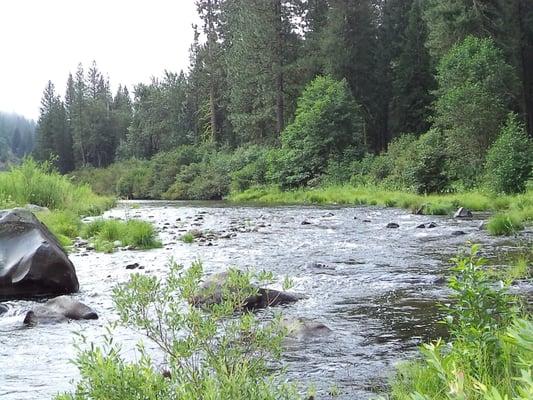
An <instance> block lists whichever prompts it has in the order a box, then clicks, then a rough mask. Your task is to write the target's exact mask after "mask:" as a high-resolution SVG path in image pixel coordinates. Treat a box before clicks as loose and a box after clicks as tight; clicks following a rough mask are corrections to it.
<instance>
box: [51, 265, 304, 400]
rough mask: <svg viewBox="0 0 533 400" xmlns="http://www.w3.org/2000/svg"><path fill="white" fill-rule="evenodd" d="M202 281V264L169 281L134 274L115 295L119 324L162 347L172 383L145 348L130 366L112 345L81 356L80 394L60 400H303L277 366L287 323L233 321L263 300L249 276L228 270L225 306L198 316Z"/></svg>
mask: <svg viewBox="0 0 533 400" xmlns="http://www.w3.org/2000/svg"><path fill="white" fill-rule="evenodd" d="M201 277H202V266H201V264H199V263H194V264H193V265H192V266H191V267H190V268H188V269H184V268H183V267H182V266H178V265H176V264H174V263H172V264H171V266H170V268H169V275H168V277H167V278H166V280H165V281H161V280H159V279H158V278H156V277H153V276H145V275H139V274H134V275H132V277H131V279H130V281H129V282H127V283H126V284H123V285H120V286H118V287H117V288H116V289H115V290H114V294H113V299H114V304H115V308H116V310H117V312H118V315H119V318H120V323H121V324H123V325H126V326H129V327H131V328H134V329H136V330H138V331H141V332H143V333H144V334H145V336H146V337H147V338H149V339H150V340H151V341H152V342H153V343H155V344H156V345H157V346H158V348H159V350H160V351H161V352H162V353H163V354H164V356H165V358H166V362H167V364H168V365H167V369H168V372H167V373H166V374H165V375H166V378H164V377H163V374H162V373H161V372H158V371H157V368H156V367H155V365H154V363H153V362H152V360H151V358H150V357H149V356H148V354H147V351H146V350H145V349H144V347H143V346H142V344H141V345H139V346H138V350H139V352H140V356H139V357H137V359H138V360H139V361H137V362H127V361H125V360H124V359H123V358H122V356H121V355H120V354H121V353H120V347H118V346H117V345H116V344H115V343H114V342H113V341H112V339H111V338H108V340H107V342H106V345H105V346H104V347H96V346H94V345H91V346H90V347H88V348H87V349H81V348H80V350H79V352H78V356H77V359H76V365H77V366H78V368H79V370H80V375H81V378H80V381H79V382H78V383H77V386H76V389H75V391H74V393H72V394H63V395H60V396H58V397H56V399H57V400H74V399H75V400H105V399H117V400H119V399H124V400H126V399H158V400H167V399H168V400H170V399H220V400H273V399H279V400H292V399H299V398H300V397H299V395H298V394H297V392H296V390H295V388H294V386H293V385H290V384H287V383H286V382H285V378H284V376H283V373H282V372H281V371H282V369H279V368H275V367H274V365H275V364H273V362H275V361H276V360H279V358H280V355H281V343H282V340H283V338H284V336H285V332H286V331H285V329H284V328H283V327H282V323H281V316H279V315H278V316H275V317H274V318H272V319H270V320H269V321H267V322H261V321H259V320H258V319H257V317H256V316H255V315H254V314H252V313H249V312H240V313H237V314H236V313H235V310H239V309H240V308H241V307H242V305H243V304H245V300H246V298H248V297H249V296H250V295H253V294H254V293H257V291H256V289H253V288H252V287H251V286H250V279H251V278H252V276H251V274H247V273H237V271H231V270H230V271H229V275H228V281H227V283H226V284H225V285H224V288H223V289H222V293H223V294H224V295H223V296H222V303H221V304H212V305H205V307H204V308H203V309H198V308H196V307H194V306H192V305H190V304H188V303H186V300H190V299H192V298H193V297H194V295H195V294H196V293H198V291H199V285H200V280H201ZM259 278H260V277H259Z"/></svg>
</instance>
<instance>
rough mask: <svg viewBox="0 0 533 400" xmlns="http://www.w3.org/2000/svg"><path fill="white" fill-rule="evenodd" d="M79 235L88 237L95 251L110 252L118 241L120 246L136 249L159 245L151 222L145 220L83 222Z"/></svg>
mask: <svg viewBox="0 0 533 400" xmlns="http://www.w3.org/2000/svg"><path fill="white" fill-rule="evenodd" d="M81 235H82V237H83V238H85V239H90V240H92V241H93V243H94V245H95V249H96V250H97V251H102V252H106V253H110V252H112V251H113V250H114V249H115V248H116V247H117V246H116V244H115V242H117V241H118V242H120V245H121V246H131V247H134V248H137V249H153V248H157V247H161V246H162V244H161V242H160V241H159V240H158V239H157V233H156V232H155V230H154V227H153V226H152V224H150V223H149V222H146V221H138V220H128V221H126V222H124V221H120V220H113V219H109V220H104V219H97V220H94V221H92V222H90V223H88V224H85V225H84V226H83V227H82V229H81Z"/></svg>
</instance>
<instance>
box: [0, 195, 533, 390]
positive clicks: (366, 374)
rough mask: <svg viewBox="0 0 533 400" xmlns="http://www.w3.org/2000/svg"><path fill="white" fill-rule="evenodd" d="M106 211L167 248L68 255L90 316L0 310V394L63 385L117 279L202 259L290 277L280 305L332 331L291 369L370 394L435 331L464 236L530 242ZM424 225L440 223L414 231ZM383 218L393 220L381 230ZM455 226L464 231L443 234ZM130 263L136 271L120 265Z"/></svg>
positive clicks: (292, 219) (333, 215)
mask: <svg viewBox="0 0 533 400" xmlns="http://www.w3.org/2000/svg"><path fill="white" fill-rule="evenodd" d="M104 216H105V217H106V218H107V217H114V218H122V219H127V218H141V219H144V220H148V221H151V222H153V223H154V224H155V226H156V227H157V228H158V230H159V231H160V233H159V234H160V238H161V240H162V242H163V244H164V247H163V248H162V249H155V250H149V251H118V252H115V253H113V254H100V253H95V252H93V251H85V250H83V251H80V252H74V253H72V254H70V258H71V260H72V261H73V263H74V265H75V266H76V270H77V274H78V278H79V281H80V292H79V293H78V294H76V297H77V298H79V299H80V300H81V301H82V302H84V303H86V304H87V305H89V306H91V307H93V308H94V309H95V310H96V311H97V312H98V313H99V315H100V319H99V320H97V321H72V322H70V323H63V324H55V325H37V326H35V327H31V328H22V327H21V325H22V319H23V316H24V312H25V311H26V310H27V309H28V308H30V307H31V306H32V302H30V301H10V302H7V305H8V307H9V311H8V312H7V313H6V314H5V315H3V316H0V398H1V399H2V400H29V399H32V400H34V399H50V398H51V397H52V396H53V395H54V394H55V393H57V392H60V391H65V390H69V389H72V388H73V381H75V380H76V378H77V377H78V373H77V369H76V367H75V366H74V365H72V364H71V363H70V362H69V360H70V359H72V358H73V357H74V355H75V349H74V340H75V337H76V335H75V334H76V333H77V332H81V333H83V334H84V335H86V336H87V337H88V338H89V339H90V340H94V341H96V342H101V340H102V335H104V334H105V332H106V326H107V325H108V323H109V322H110V321H114V320H116V315H115V314H114V312H113V309H112V300H111V292H112V288H113V287H114V285H116V284H117V283H119V282H124V281H126V280H127V279H128V277H129V275H130V274H131V273H136V272H137V273H138V272H140V273H145V274H155V275H157V276H164V274H165V272H166V271H167V265H168V260H169V259H170V258H174V260H176V261H177V262H179V263H182V264H184V265H189V264H190V263H191V261H193V260H195V259H200V260H202V261H203V265H204V268H205V270H206V272H207V273H212V272H217V271H221V270H224V269H225V268H227V267H228V266H236V267H239V268H248V267H250V268H255V269H257V270H260V269H264V270H268V271H272V272H274V273H276V274H278V275H281V276H284V275H288V276H290V277H291V278H292V279H293V282H294V287H293V288H292V289H291V290H292V291H293V292H297V293H301V294H304V295H306V298H305V299H304V300H301V301H299V302H297V303H295V304H292V305H290V306H287V307H284V308H283V313H284V314H285V315H287V316H292V317H303V318H306V319H310V320H314V321H318V322H322V323H324V324H326V325H327V326H328V327H329V328H330V329H331V330H332V333H331V334H330V335H325V336H322V337H317V338H315V339H313V340H306V341H301V342H297V343H292V344H291V345H290V346H289V348H288V351H287V353H286V356H285V360H286V362H287V365H288V374H289V376H290V377H291V378H293V379H295V380H298V381H300V382H302V383H304V384H306V385H309V384H312V385H314V386H316V387H317V388H318V389H319V391H322V392H327V391H328V388H330V387H333V386H334V387H335V388H337V389H338V391H339V392H340V395H339V396H338V397H337V398H339V399H369V398H372V397H373V393H374V392H375V391H376V390H379V389H380V388H383V385H384V383H385V382H386V378H387V376H389V375H390V374H391V372H392V371H393V369H394V365H395V364H396V363H397V362H399V361H401V360H405V359H406V358H407V357H409V356H412V355H413V354H414V352H415V350H416V346H417V345H419V344H420V343H421V342H422V341H424V340H427V339H430V338H435V337H437V336H438V335H439V334H441V333H442V331H441V328H440V325H439V324H437V323H436V322H437V321H438V320H439V319H440V318H441V316H440V315H439V309H438V307H437V305H436V304H437V302H438V301H439V299H440V300H442V299H443V298H445V296H446V289H445V287H444V286H443V285H442V284H441V283H439V278H441V277H442V276H443V275H444V274H445V273H446V270H447V268H448V267H449V262H448V260H449V259H450V257H452V256H453V255H455V254H456V252H457V250H458V249H459V248H461V247H464V245H465V243H466V242H468V241H470V242H475V243H481V244H482V245H483V252H484V254H485V255H487V256H489V257H495V256H496V257H502V256H503V254H504V253H506V252H508V251H512V250H513V249H514V248H515V247H516V246H517V243H520V242H524V241H527V242H528V243H531V232H526V233H523V234H522V235H521V236H520V238H519V239H516V238H514V239H513V240H510V239H508V238H494V237H491V236H489V235H488V234H487V233H486V231H482V230H479V229H478V226H479V223H480V220H479V219H474V220H455V219H452V218H448V217H437V216H421V215H412V214H410V213H408V212H406V211H403V210H398V209H393V208H378V207H333V206H331V207H316V206H309V207H306V206H283V207H272V206H268V207H255V206H238V205H231V204H226V203H222V202H220V203H217V202H194V203H191V202H163V201H151V202H148V201H147V202H121V203H119V205H118V206H117V207H116V208H114V209H112V210H110V211H108V212H106V213H105V215H104ZM303 221H306V222H308V224H302V222H303ZM431 221H434V222H435V223H436V225H437V227H435V228H432V229H417V228H416V226H417V225H419V224H421V223H425V222H431ZM389 222H395V223H398V224H399V228H397V229H388V228H386V225H387V224H388V223H389ZM192 228H195V229H200V230H202V231H205V230H212V231H214V232H219V233H221V234H226V233H228V232H232V233H235V236H234V237H232V238H228V239H223V238H218V239H216V240H213V241H211V243H210V244H209V241H206V242H204V243H199V242H196V243H193V244H186V243H182V242H181V241H180V240H179V236H180V235H181V234H182V233H183V232H184V231H186V230H188V229H192ZM459 230H460V231H463V233H464V235H453V234H452V233H453V232H456V231H459ZM131 263H139V264H140V265H141V266H142V267H143V268H144V269H141V270H128V269H126V268H125V266H126V265H128V264H131ZM317 263H319V264H317ZM116 335H117V339H118V340H119V341H120V342H121V343H122V345H123V347H124V352H125V353H126V356H132V354H133V350H132V349H133V348H134V346H135V343H137V341H138V340H139V339H140V335H139V334H137V333H135V332H133V331H130V330H128V329H119V330H117V331H116Z"/></svg>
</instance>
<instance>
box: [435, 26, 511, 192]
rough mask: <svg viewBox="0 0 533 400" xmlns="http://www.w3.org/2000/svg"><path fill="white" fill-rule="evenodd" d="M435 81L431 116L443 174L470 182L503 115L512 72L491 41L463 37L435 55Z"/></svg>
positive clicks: (494, 136)
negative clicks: (439, 136)
mask: <svg viewBox="0 0 533 400" xmlns="http://www.w3.org/2000/svg"><path fill="white" fill-rule="evenodd" d="M437 81H438V90H437V92H436V93H437V99H436V101H435V105H434V111H435V116H434V121H435V127H436V128H437V129H439V130H441V131H442V132H443V134H444V135H445V138H446V142H447V152H448V154H449V156H450V157H449V159H448V160H449V166H448V173H449V175H450V177H451V178H452V179H454V180H460V181H462V182H463V183H464V184H465V185H466V187H467V188H468V187H472V186H473V185H474V184H475V183H476V182H477V180H478V176H479V175H480V174H481V173H482V169H483V162H484V157H485V153H486V151H487V149H488V148H489V146H490V145H491V143H492V142H493V141H494V140H495V138H496V137H497V134H498V132H499V130H500V127H501V125H502V124H503V122H504V120H505V115H506V114H507V108H506V107H507V106H508V105H509V104H510V101H511V98H510V93H512V92H513V87H514V85H515V75H514V71H513V70H512V67H511V66H510V65H509V64H507V63H506V62H505V59H504V56H503V53H502V52H501V50H500V49H498V48H497V47H496V46H495V44H494V42H493V41H492V40H490V39H479V38H476V37H473V36H469V37H467V38H466V39H465V40H464V41H462V42H460V43H458V44H457V45H455V46H453V47H452V48H451V50H450V51H449V52H448V53H447V54H446V55H445V56H444V57H443V58H442V59H441V61H440V62H439V65H438V68H437Z"/></svg>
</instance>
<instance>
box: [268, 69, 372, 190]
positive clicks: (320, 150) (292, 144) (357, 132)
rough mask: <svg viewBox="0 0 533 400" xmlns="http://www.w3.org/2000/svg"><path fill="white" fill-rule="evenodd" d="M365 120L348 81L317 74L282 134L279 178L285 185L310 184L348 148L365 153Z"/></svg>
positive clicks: (286, 186)
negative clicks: (329, 163) (292, 119)
mask: <svg viewBox="0 0 533 400" xmlns="http://www.w3.org/2000/svg"><path fill="white" fill-rule="evenodd" d="M363 131H364V122H363V118H362V112H361V110H360V107H359V106H358V105H357V104H356V102H355V100H354V99H353V97H352V95H351V92H350V90H349V88H348V84H347V83H346V81H345V80H344V81H336V80H334V79H333V78H331V77H328V76H325V77H317V78H315V79H314V80H313V81H312V82H311V83H310V84H309V85H308V86H307V87H306V88H305V90H304V92H303V93H302V96H301V97H300V98H299V100H298V107H297V109H296V114H295V118H294V121H293V122H292V123H291V124H289V125H288V126H287V127H286V128H285V130H284V131H283V133H282V135H281V142H282V149H281V152H280V154H279V155H280V157H279V160H278V161H279V163H278V166H277V178H278V181H279V183H280V184H281V186H282V187H284V188H291V187H297V186H301V185H306V184H307V183H308V182H310V181H311V180H313V179H315V178H317V177H319V176H320V175H322V174H323V173H324V172H325V169H326V166H327V164H328V162H333V161H336V160H339V159H340V158H341V157H342V155H343V153H344V152H345V151H346V149H349V148H354V151H353V153H354V154H355V153H357V152H358V153H359V156H358V158H360V157H362V155H363V154H364V146H363Z"/></svg>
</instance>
